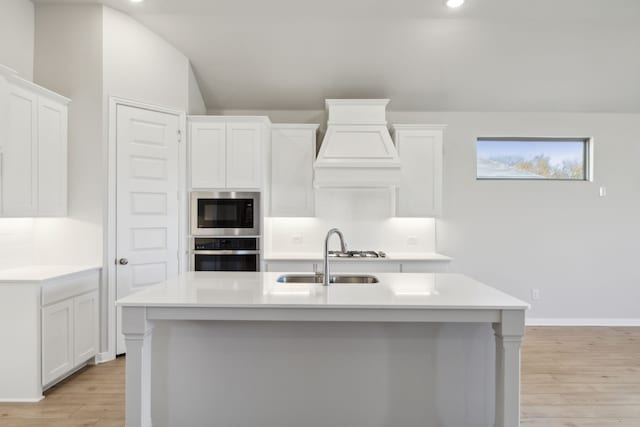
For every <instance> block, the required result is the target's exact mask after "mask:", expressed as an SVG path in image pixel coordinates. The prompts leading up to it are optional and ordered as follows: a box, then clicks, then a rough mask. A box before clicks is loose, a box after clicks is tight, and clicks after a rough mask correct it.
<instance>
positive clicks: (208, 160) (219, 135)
mask: <svg viewBox="0 0 640 427" xmlns="http://www.w3.org/2000/svg"><path fill="white" fill-rule="evenodd" d="M189 129H190V132H189V135H190V138H189V140H190V141H191V186H192V187H193V188H224V187H226V185H227V182H226V180H227V179H226V174H227V172H226V164H227V161H226V158H227V154H226V144H227V137H226V132H227V125H225V124H224V123H202V122H197V123H191V124H190V128H189Z"/></svg>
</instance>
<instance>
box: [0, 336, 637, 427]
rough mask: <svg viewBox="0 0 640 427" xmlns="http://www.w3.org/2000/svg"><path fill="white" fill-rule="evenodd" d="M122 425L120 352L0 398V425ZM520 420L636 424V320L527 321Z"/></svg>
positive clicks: (584, 425) (576, 426)
mask: <svg viewBox="0 0 640 427" xmlns="http://www.w3.org/2000/svg"><path fill="white" fill-rule="evenodd" d="M123 425H124V358H118V359H117V360H115V361H114V362H110V363H106V364H103V365H98V366H92V367H89V368H87V369H84V370H83V371H81V372H79V373H77V374H75V375H74V376H72V377H71V378H69V379H67V380H66V381H64V382H63V383H61V384H59V385H58V386H56V387H54V388H53V389H51V390H49V391H48V392H47V393H46V398H45V399H44V400H43V401H42V402H39V403H36V404H0V426H3V427H5V426H6V427H14V426H15V427H18V426H20V427H22V426H56V427H58V426H60V427H67V426H68V427H77V426H95V427H111V426H123ZM521 425H522V426H525V427H610V426H616V427H640V328H557V327H544V328H543V327H535V328H528V329H527V334H526V336H525V340H524V345H523V351H522V423H521ZM399 427H400V426H399Z"/></svg>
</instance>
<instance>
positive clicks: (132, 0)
mask: <svg viewBox="0 0 640 427" xmlns="http://www.w3.org/2000/svg"><path fill="white" fill-rule="evenodd" d="M130 1H131V3H142V2H143V1H144V0H130Z"/></svg>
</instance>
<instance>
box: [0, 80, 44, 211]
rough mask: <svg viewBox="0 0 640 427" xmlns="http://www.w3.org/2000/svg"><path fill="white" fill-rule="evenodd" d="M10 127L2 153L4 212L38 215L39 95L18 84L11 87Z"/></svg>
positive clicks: (9, 91)
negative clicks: (37, 119) (37, 121)
mask: <svg viewBox="0 0 640 427" xmlns="http://www.w3.org/2000/svg"><path fill="white" fill-rule="evenodd" d="M8 89H9V90H8V99H7V101H8V110H9V111H8V112H9V114H8V121H7V126H8V131H7V134H6V138H7V142H6V146H5V147H4V149H3V155H2V197H3V200H2V202H3V203H2V205H3V206H2V207H3V212H2V214H3V215H4V216H34V215H35V214H36V211H37V193H36V192H37V188H38V187H37V185H38V183H37V182H36V179H35V178H36V176H37V175H36V169H35V168H36V167H37V161H38V159H37V151H36V150H37V123H36V117H37V107H38V97H37V95H35V94H34V93H32V92H29V91H27V90H25V89H22V88H20V87H17V86H13V85H9V87H8Z"/></svg>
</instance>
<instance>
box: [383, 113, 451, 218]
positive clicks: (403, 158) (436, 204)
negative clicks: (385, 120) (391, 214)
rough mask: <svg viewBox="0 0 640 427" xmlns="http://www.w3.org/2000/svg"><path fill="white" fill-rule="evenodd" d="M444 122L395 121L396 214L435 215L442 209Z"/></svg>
mask: <svg viewBox="0 0 640 427" xmlns="http://www.w3.org/2000/svg"><path fill="white" fill-rule="evenodd" d="M444 129H445V126H444V125H394V126H393V133H394V140H395V144H396V149H397V150H398V155H399V157H400V162H401V164H402V167H401V171H402V172H401V173H402V178H401V182H400V185H399V186H398V189H397V197H396V202H397V205H396V216H400V217H435V216H439V215H440V214H441V213H442V161H443V133H444Z"/></svg>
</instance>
